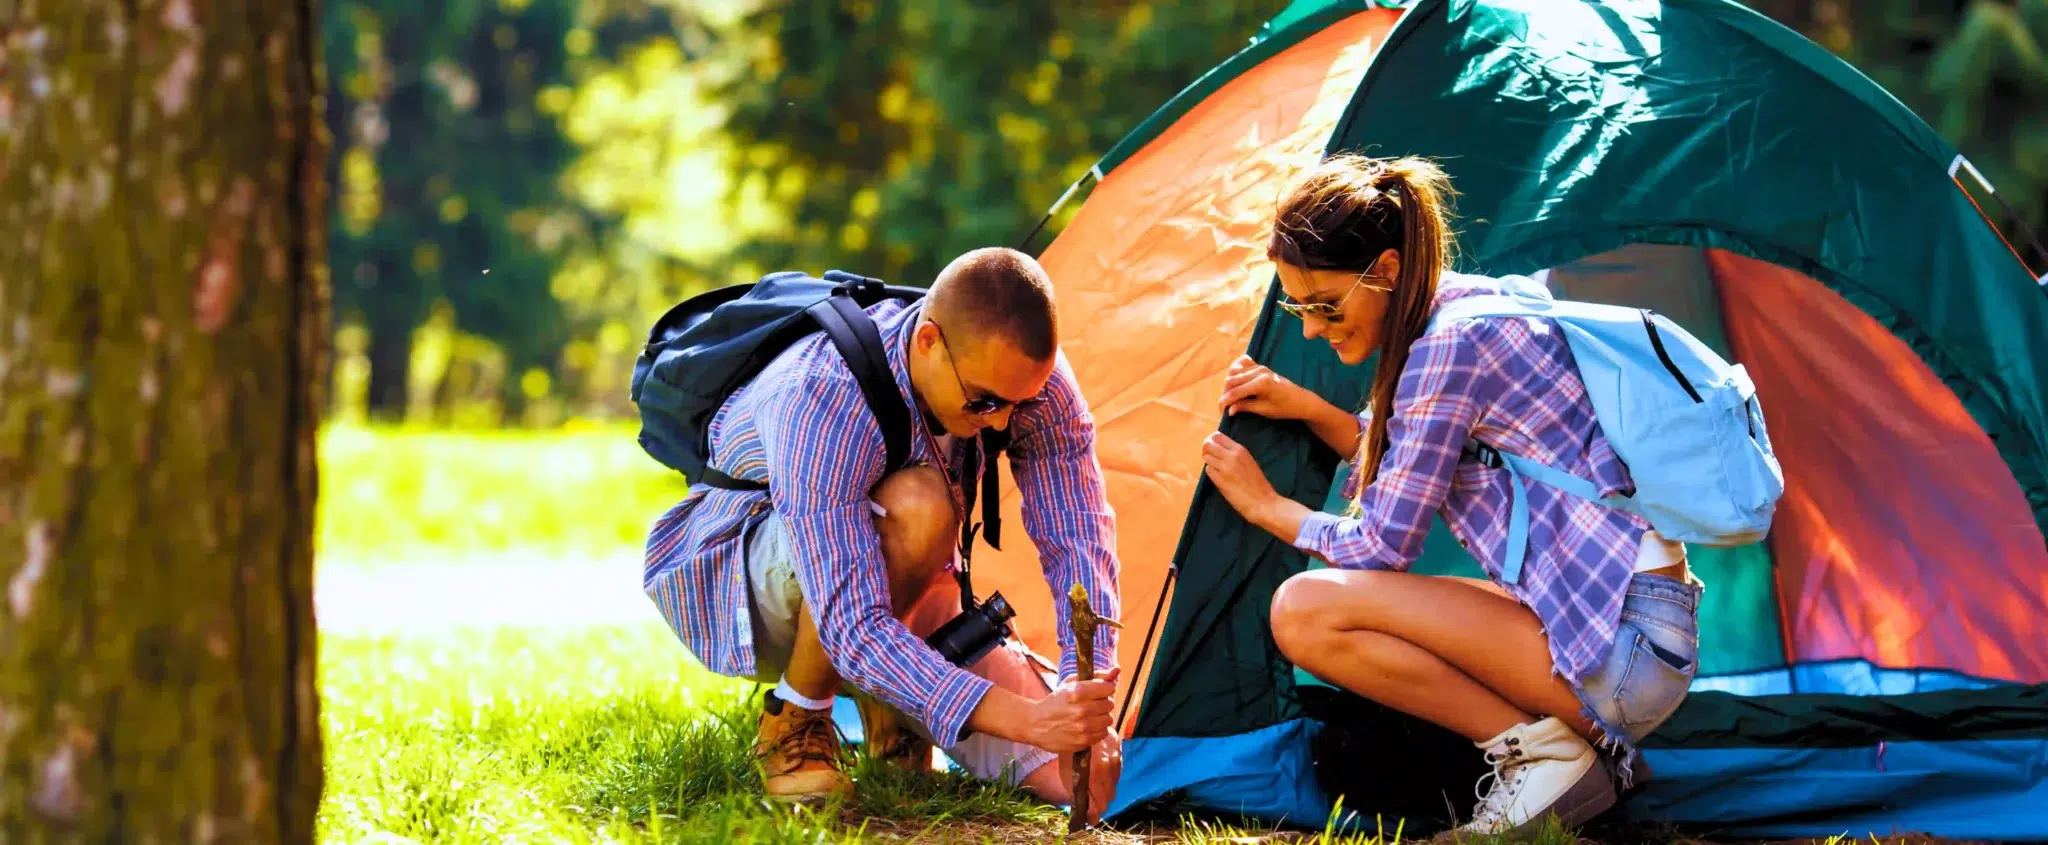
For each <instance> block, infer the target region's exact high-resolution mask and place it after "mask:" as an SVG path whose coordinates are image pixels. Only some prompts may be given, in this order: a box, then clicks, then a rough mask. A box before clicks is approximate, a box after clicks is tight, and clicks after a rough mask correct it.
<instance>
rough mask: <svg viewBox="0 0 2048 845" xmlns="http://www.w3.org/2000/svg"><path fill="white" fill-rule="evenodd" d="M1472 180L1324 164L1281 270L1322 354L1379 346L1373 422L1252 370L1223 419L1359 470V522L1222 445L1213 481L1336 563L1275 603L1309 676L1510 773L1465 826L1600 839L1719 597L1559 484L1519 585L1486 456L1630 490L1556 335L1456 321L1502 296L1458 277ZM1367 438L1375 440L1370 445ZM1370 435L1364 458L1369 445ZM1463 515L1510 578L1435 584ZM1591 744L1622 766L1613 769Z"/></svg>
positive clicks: (1663, 551)
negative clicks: (1305, 498)
mask: <svg viewBox="0 0 2048 845" xmlns="http://www.w3.org/2000/svg"><path fill="white" fill-rule="evenodd" d="M1449 194H1450V185H1449V183H1448V180H1447V179H1446V177H1445V176H1444V174H1443V172H1442V171H1440V170H1439V169H1437V167H1436V166H1435V165H1434V164H1432V163H1430V162H1429V161H1427V160H1424V159H1418V158H1402V159H1395V160H1391V161H1389V160H1375V159H1368V158H1361V157H1355V156H1342V157H1337V158H1333V159H1331V160H1329V161H1326V162H1324V163H1323V164H1321V165H1320V166H1319V167H1318V168H1317V169H1316V170H1315V171H1314V172H1312V173H1311V174H1310V175H1309V176H1308V177H1307V178H1306V179H1305V180H1304V181H1303V182H1302V183H1301V184H1299V185H1298V186H1297V187H1296V188H1295V189H1294V190H1293V192H1292V193H1291V194H1290V195H1289V196H1288V197H1287V198H1286V200H1285V201H1284V202H1283V203H1282V205H1281V208H1280V213H1279V215H1278V218H1277V220H1276V223H1275V225H1274V231H1273V235H1272V240H1271V243H1270V245H1269V246H1268V248H1267V255H1268V257H1269V258H1271V259H1272V260H1273V262H1274V263H1275V265H1276V267H1277V270H1278V273H1279V277H1280V284H1281V287H1282V288H1283V291H1284V293H1285V294H1286V297H1287V300H1288V301H1284V302H1283V304H1282V307H1283V308H1285V309H1286V310H1287V311H1289V312H1290V313H1292V314H1293V315H1295V316H1296V317H1298V318H1300V319H1301V321H1302V332H1303V335H1304V336H1305V337H1308V338H1316V337H1321V338H1323V339H1324V340H1325V341H1327V342H1328V343H1329V344H1330V346H1331V348H1332V349H1334V350H1336V352H1337V355H1338V356H1339V357H1340V358H1341V359H1342V360H1343V361H1344V362H1345V363H1346V364H1349V365H1353V366H1356V365H1358V364H1361V363H1363V362H1364V361H1365V360H1366V359H1367V357H1369V356H1370V355H1371V353H1372V352H1373V351H1375V350H1377V351H1378V352H1379V365H1378V367H1377V372H1376V374H1375V376H1374V377H1373V383H1372V390H1371V399H1370V406H1369V408H1368V410H1367V412H1366V413H1365V414H1363V415H1358V416H1354V415H1353V414H1351V413H1348V412H1346V411H1344V410H1342V409H1339V408H1337V407H1335V406H1333V405H1331V404H1330V403H1328V402H1327V401H1325V400H1323V399H1322V398H1321V397H1319V396H1317V395H1316V394H1314V393H1312V392H1310V391H1309V390H1307V389H1305V388H1302V387H1300V386H1298V385H1295V384H1292V383H1290V382H1288V381H1287V380H1286V379H1284V378H1282V377H1280V376H1279V375H1277V374H1275V373H1274V372H1272V371H1271V370H1269V369H1267V368H1265V367H1261V366H1256V365H1254V364H1253V363H1252V362H1251V361H1250V359H1248V358H1246V359H1240V360H1239V361H1238V362H1237V364H1236V365H1235V366H1234V367H1233V368H1232V371H1231V373H1230V375H1229V377H1228V379H1227V382H1226V387H1225V391H1224V393H1223V397H1222V400H1221V403H1222V405H1223V408H1224V411H1225V413H1230V414H1235V413H1255V414H1260V415H1262V416H1265V417H1269V418H1276V419H1297V420H1302V421H1304V422H1306V423H1307V424H1308V425H1309V426H1310V428H1311V429H1313V430H1314V431H1315V432H1316V434H1317V436H1318V437H1320V438H1321V439H1323V440H1324V441H1326V442H1328V443H1329V444H1330V446H1331V447H1332V448H1334V449H1336V450H1338V452H1340V453H1342V454H1350V455H1355V456H1356V457H1355V458H1354V459H1353V462H1352V469H1353V472H1352V476H1351V480H1350V481H1349V482H1348V485H1347V488H1346V490H1345V493H1346V497H1347V498H1349V499H1351V502H1352V504H1351V507H1350V509H1349V513H1348V514H1347V515H1346V516H1343V517H1338V516H1335V515H1332V514H1327V513H1320V512H1314V511H1311V510H1309V509H1308V508H1306V507H1303V506H1302V505H1301V504H1300V503H1298V502H1295V501H1293V500H1292V499H1288V498H1286V497H1283V496H1281V495H1279V494H1278V493H1277V492H1275V491H1274V489H1273V487H1272V485H1271V484H1270V483H1269V482H1268V481H1267V479H1266V477H1265V475H1264V473H1263V472H1261V471H1260V469H1259V466H1258V464H1257V463H1256V462H1255V461H1254V460H1253V459H1252V457H1251V455H1250V454H1249V453H1247V452H1246V451H1245V449H1244V448H1243V447H1242V446H1240V445H1239V444H1237V443H1235V442H1233V441H1232V440H1230V439H1229V438H1228V437H1225V436H1224V435H1222V434H1220V433H1218V434H1213V435H1211V436H1210V437H1209V439H1208V441H1207V443H1205V444H1204V446H1203V456H1204V458H1205V459H1206V461H1207V464H1208V467H1207V474H1208V477H1209V479H1210V481H1211V482H1212V483H1213V484H1214V485H1215V486H1216V488H1217V490H1218V491H1219V492H1221V493H1222V494H1223V496H1224V497H1225V498H1227V499H1228V500H1229V501H1230V503H1231V505H1232V506H1233V507H1234V508H1236V509H1237V511H1238V512H1239V513H1240V514H1242V515H1243V516H1244V517H1245V518H1246V519H1247V520H1248V521H1250V522H1251V523H1253V524H1255V525H1258V526H1259V527H1260V528H1263V529H1265V530H1266V531H1269V532H1271V533H1272V534H1273V535H1275V536H1277V537H1279V538H1281V539H1282V540H1285V541H1288V542H1291V543H1293V544H1294V545H1295V546H1297V547H1299V548H1301V549H1303V550H1304V551H1307V552H1309V553H1310V554H1313V555H1314V556H1316V557H1318V558H1321V559H1322V560H1325V561H1327V562H1329V564H1330V565H1331V567H1332V568H1329V569H1322V570H1316V571H1311V572H1305V573H1302V574H1300V575H1297V576H1295V577H1293V578H1292V579H1289V580H1288V581H1287V582H1286V583H1285V584H1284V585H1282V586H1281V588H1280V590H1279V591H1278V592H1277V593H1276V594H1275V595H1274V597H1273V605H1272V625H1273V637H1274V639H1275V641H1276V643H1277V645H1278V646H1279V648H1280V650H1281V651H1282V652H1283V653H1285V654H1286V655H1287V658H1288V659H1289V660H1291V661H1293V662H1294V663H1295V664H1296V665H1297V666H1299V667H1301V668H1302V669H1304V670H1306V671H1308V672H1310V673H1311V674H1313V675H1315V676H1316V677H1318V678H1321V679H1323V680H1324V681H1326V682H1329V683H1332V684H1336V685H1338V686H1342V687H1344V688H1346V689H1349V690H1351V691H1353V692H1355V693H1357V694H1359V695H1362V696H1365V697H1367V698H1371V699H1373V700H1374V701H1378V702H1380V703H1382V704H1385V705H1387V706H1389V707H1393V708H1395V709H1398V710H1401V711H1403V712H1406V713H1410V714H1413V715H1415V716H1417V717H1420V718H1424V719H1428V720H1430V721H1432V722H1435V723H1437V724H1440V725H1443V726H1444V727H1446V728H1449V729H1451V730H1454V731H1457V732H1458V733H1460V734H1463V735H1464V736H1465V737H1467V738H1468V739H1470V740H1472V741H1473V743H1474V744H1475V745H1477V746H1478V747H1479V748H1480V749H1482V750H1483V751H1484V752H1485V756H1486V760H1487V761H1488V762H1489V763H1491V764H1492V765H1493V767H1494V770H1493V772H1492V774H1490V775H1488V776H1487V777H1485V778H1482V779H1481V782H1480V783H1481V786H1482V787H1486V784H1487V781H1488V780H1491V781H1492V784H1491V786H1490V787H1489V788H1486V789H1485V791H1484V792H1483V793H1482V794H1481V795H1480V801H1479V804H1478V806H1477V808H1476V809H1475V810H1474V811H1473V818H1472V820H1471V821H1470V823H1468V824H1467V825H1465V826H1464V827H1462V828H1460V830H1461V831H1463V832H1467V833H1505V832H1511V831H1525V830H1527V829H1529V828H1530V827H1534V826H1536V825H1540V824H1541V823H1542V822H1543V820H1544V819H1545V817H1546V816H1551V815H1555V816H1557V817H1558V818H1559V819H1560V820H1561V821H1563V822H1564V823H1565V824H1567V825H1580V824H1583V823H1585V822H1586V821H1588V820H1590V819H1592V818H1593V817H1595V816H1597V815H1599V814H1600V813H1602V812H1604V811H1605V810H1607V809H1608V808H1609V807H1611V806H1613V805H1614V803H1615V801H1616V787H1615V782H1614V778H1615V777H1616V776H1618V777H1619V779H1620V780H1621V781H1622V782H1623V787H1624V788H1626V786H1627V785H1628V784H1629V782H1630V780H1631V778H1632V768H1631V767H1632V765H1633V764H1634V763H1635V744H1636V743H1637V742H1638V741H1640V740H1641V739H1642V738H1643V736H1644V735H1646V734H1648V733H1649V732H1651V731H1652V730H1654V729H1656V727H1657V726H1658V725H1659V724H1661V723H1663V721H1664V720H1665V719H1666V718H1668V717H1669V716H1670V715H1671V713H1672V711H1674V710H1676V709H1677V708H1678V705H1679V703H1680V702H1681V701H1682V700H1684V697H1685V694H1686V690H1687V688H1688V686H1689V685H1690V684H1691V681H1692V679H1693V677H1694V674H1695V671H1696V669H1695V660H1696V657H1697V654H1698V602H1699V597H1700V593H1701V590H1702V586H1701V585H1700V583H1699V582H1698V581H1697V580H1696V579H1694V578H1693V577H1692V575H1691V573H1690V572H1689V571H1688V570H1687V567H1686V563H1685V547H1684V546H1683V545H1682V544H1679V543H1675V542H1670V541H1666V540H1664V539H1663V538H1662V537H1661V536H1659V535H1658V534H1657V533H1656V532H1655V531H1653V530H1651V528H1650V525H1649V523H1648V522H1647V521H1645V520H1643V519H1641V518H1639V517H1637V516H1634V515H1632V514H1629V513H1626V512H1623V511H1620V510H1615V509H1612V508H1609V507H1607V506H1604V505H1601V504H1599V503H1597V502H1593V501H1589V500H1586V499H1581V498H1578V497H1575V496H1572V495H1570V494H1568V493H1564V492H1562V491H1559V490H1556V489H1554V488H1551V487H1548V486H1545V485H1543V484H1540V483H1534V482H1530V483H1528V484H1527V486H1526V490H1527V493H1526V495H1527V497H1528V505H1529V526H1528V537H1529V546H1528V550H1527V557H1526V559H1525V561H1524V563H1523V566H1522V571H1521V573H1520V576H1519V578H1516V579H1513V580H1510V579H1505V578H1503V577H1502V561H1503V558H1504V552H1505V546H1506V539H1507V536H1508V528H1509V526H1508V513H1509V503H1510V496H1511V495H1512V494H1511V487H1510V479H1509V475H1508V473H1507V472H1506V471H1505V470H1502V469H1496V468H1493V467H1491V466H1489V465H1488V464H1486V463H1482V462H1481V460H1480V458H1478V457H1476V456H1475V455H1474V454H1470V453H1467V451H1466V449H1465V446H1466V444H1467V443H1468V441H1469V440H1471V439H1477V440H1479V441H1482V442H1484V443H1486V444H1488V445H1489V446H1493V447H1496V448H1499V449H1502V450H1506V451H1512V452H1516V453H1519V454H1522V455H1525V456H1527V457H1530V458H1532V459H1535V460H1539V461H1542V462H1545V463H1548V464H1550V465H1552V466H1556V467H1559V468H1561V469H1566V470H1569V471H1572V472H1574V473H1576V474H1578V475H1580V476H1581V477H1584V478H1588V479H1591V480H1592V481H1594V483H1595V484H1596V485H1597V486H1598V487H1599V488H1600V494H1601V495H1602V496H1606V495H1609V494H1612V493H1616V492H1623V493H1627V492H1631V491H1632V487H1631V481H1630V477H1629V473H1628V469H1627V468H1626V467H1624V466H1623V465H1622V463H1621V461H1620V460H1619V459H1617V458H1616V457H1615V454H1614V452H1613V450H1612V448H1611V447H1610V446H1609V444H1608V442H1607V440H1606V439H1605V437H1604V436H1603V435H1602V433H1601V431H1600V429H1599V426H1598V425H1597V424H1596V422H1595V419H1594V414H1593V407H1592V405H1591V404H1590V403H1589V402H1588V400H1587V397H1586V388H1585V385H1584V384H1583V383H1582V382H1581V381H1580V380H1579V375H1578V372H1577V370H1576V369H1575V368H1574V366H1573V361H1572V356H1571V352H1570V349H1569V347H1568V346H1567V345H1566V340H1565V337H1564V335H1563V334H1562V333H1561V330H1560V328H1559V327H1558V326H1557V325H1556V323H1555V322H1554V321H1552V320H1549V319H1547V318H1497V319H1475V320H1465V321H1456V322H1453V323H1450V324H1447V325H1444V326H1441V327H1439V328H1437V329H1435V330H1429V322H1430V317H1431V315H1432V314H1434V313H1435V312H1436V310H1437V309H1438V308H1439V307H1441V306H1442V305H1443V304H1444V303H1446V302H1449V301H1451V300H1454V299H1456V298H1459V297H1463V296H1470V295H1473V294H1478V293H1499V292H1501V284H1500V283H1499V282H1496V281H1495V280H1492V279H1487V278H1482V277H1475V276H1465V275H1460V274H1454V273H1448V272H1446V271H1445V269H1444V268H1445V263H1446V258H1445V256H1446V255H1447V253H1448V252H1449V250H1450V247H1451V237H1450V234H1449V230H1448V228H1447V224H1446V218H1447V213H1446V211H1445V209H1444V208H1443V205H1444V202H1445V200H1446V199H1447V197H1448V196H1449ZM1361 429H1362V430H1361ZM1361 441H1362V442H1361ZM1438 513H1441V514H1443V516H1444V520H1445V522H1446V523H1447V524H1448V525H1449V526H1450V528H1451V531H1452V533H1453V534H1454V535H1456V537H1457V538H1458V540H1459V542H1460V543H1461V544H1463V545H1464V546H1465V547H1466V548H1467V549H1468V550H1470V551H1471V552H1472V553H1473V556H1474V557H1475V558H1476V559H1477V560H1478V561H1479V563H1480V565H1481V566H1482V567H1483V568H1484V569H1485V571H1486V573H1487V575H1488V576H1489V578H1488V580H1476V579H1465V578H1451V577H1436V576H1426V575H1417V574H1412V573H1409V572H1407V571H1406V570H1407V569H1408V567H1409V566H1410V565H1412V564H1413V563H1414V561H1415V559H1416V557H1417V556H1419V555H1420V554H1421V552H1422V547H1423V539H1424V537H1425V536H1426V535H1427V534H1428V532H1429V529H1430V521H1431V519H1432V518H1434V517H1435V516H1436V515H1437V514H1438ZM1593 743H1598V744H1600V745H1602V746H1603V747H1607V748H1613V749H1618V751H1619V756H1620V757H1621V760H1620V762H1619V764H1618V765H1617V766H1616V767H1615V770H1614V771H1613V773H1612V774H1610V772H1609V770H1608V768H1607V766H1606V765H1604V763H1603V761H1602V759H1601V755H1599V754H1596V753H1595V751H1594V749H1593Z"/></svg>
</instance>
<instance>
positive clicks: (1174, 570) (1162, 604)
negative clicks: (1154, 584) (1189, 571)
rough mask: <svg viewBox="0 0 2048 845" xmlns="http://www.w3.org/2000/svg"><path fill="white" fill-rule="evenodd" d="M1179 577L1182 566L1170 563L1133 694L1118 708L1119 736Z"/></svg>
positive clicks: (1141, 650) (1141, 648) (1142, 648)
mask: <svg viewBox="0 0 2048 845" xmlns="http://www.w3.org/2000/svg"><path fill="white" fill-rule="evenodd" d="M1178 575H1180V564H1177V563H1169V564H1167V565H1166V580H1164V581H1161V582H1159V603H1158V604H1156V605H1153V607H1152V623H1151V624H1149V625H1146V626H1145V644H1144V645H1142V646H1139V647H1138V665H1137V666H1136V667H1134V668H1135V671H1134V672H1133V673H1132V675H1131V692H1132V693H1133V694H1132V695H1126V696H1124V703H1123V706H1121V707H1119V708H1117V712H1116V732H1117V733H1118V734H1122V733H1123V732H1124V717H1125V716H1129V715H1130V714H1131V699H1133V698H1136V697H1137V696H1136V695H1135V693H1136V692H1137V691H1138V683H1139V682H1140V681H1143V680H1144V679H1145V666H1146V660H1145V658H1147V657H1149V656H1150V655H1151V654H1152V635H1153V634H1156V633H1158V632H1159V617H1160V614H1161V613H1162V612H1163V611H1165V610H1166V594H1167V593H1169V592H1172V590H1173V581H1174V578H1175V576H1178Z"/></svg>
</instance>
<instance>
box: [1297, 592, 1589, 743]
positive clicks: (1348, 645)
mask: <svg viewBox="0 0 2048 845" xmlns="http://www.w3.org/2000/svg"><path fill="white" fill-rule="evenodd" d="M1272 623H1273V637H1274V640H1275V642H1276V643H1277V644H1278V645H1279V647H1280V650H1281V652H1282V653H1284V654H1286V655H1287V658H1288V659H1289V660H1292V661H1293V662H1294V664H1295V665H1296V666H1299V667H1301V668H1302V669H1303V670H1305V671H1307V672H1308V673H1309V674H1312V675H1314V676H1316V677H1318V678H1321V679H1323V680H1325V681H1327V682H1329V683H1333V684H1336V685H1338V686H1341V687H1344V688H1345V689H1348V690H1351V691H1352V692H1355V693H1357V694H1359V695H1362V696H1365V697H1366V698H1370V699H1372V700H1374V701H1377V702H1379V703H1381V704H1385V705H1387V706H1388V707H1392V708H1394V709H1396V710H1400V711H1402V712H1404V713H1408V714H1410V715H1413V716H1416V717H1419V718H1423V719H1428V720H1429V721H1431V722H1434V723H1436V724H1439V725H1442V726H1444V727H1446V728H1449V729H1450V730H1453V731H1456V732H1458V733H1460V734H1462V735H1464V736H1465V737H1466V738H1467V739H1470V740H1472V741H1473V742H1475V743H1477V742H1484V741H1486V740H1488V739H1491V738H1493V737H1495V736H1498V735H1500V733H1501V732H1502V731H1505V730H1507V729H1508V728H1511V727H1514V726H1515V725H1518V724H1523V723H1527V722H1532V721H1536V720H1538V719H1541V718H1543V717H1545V716H1555V717H1557V718H1559V719H1561V720H1563V721H1564V723H1565V724H1566V725H1568V726H1570V727H1571V729H1572V730H1573V731H1574V732H1576V733H1578V734H1579V736H1580V737H1582V738H1585V739H1587V740H1589V741H1591V740H1592V739H1594V738H1595V735H1594V728H1593V725H1592V723H1591V722H1590V721H1588V720H1587V719H1586V718H1585V717H1584V716H1583V715H1581V712H1580V711H1581V705H1580V702H1579V699H1578V696H1577V695H1575V694H1574V693H1573V692H1572V690H1571V687H1569V686H1567V685H1566V684H1565V683H1564V681H1563V680H1562V679H1560V678H1558V677H1557V676H1556V675H1554V674H1552V671H1551V667H1552V663H1551V657H1550V647H1549V644H1548V641H1547V640H1546V639H1545V637H1544V634H1543V630H1542V627H1541V625H1540V624H1539V623H1538V622H1537V619H1536V614H1534V613H1532V612H1530V610H1529V609H1528V608H1525V607H1523V606H1522V605H1521V604H1520V603H1518V602H1516V601H1515V600H1514V599H1512V598H1509V597H1508V596H1507V594H1506V593H1505V592H1504V591H1501V590H1500V589H1499V588H1498V587H1495V586H1494V585H1493V584H1491V583H1489V582H1485V581H1474V580H1472V579H1465V578H1444V577H1436V576H1429V575H1415V574H1412V573H1403V572H1379V571H1356V570H1338V569H1319V570H1315V571H1312V572H1304V573H1302V574H1300V575H1296V576H1294V577H1293V578H1290V579H1288V581H1287V582H1286V583H1285V584H1282V585H1281V587H1280V589H1279V591H1277V592H1276V593H1274V595H1273V606H1272Z"/></svg>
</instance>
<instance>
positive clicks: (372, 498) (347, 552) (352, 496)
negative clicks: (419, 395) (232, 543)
mask: <svg viewBox="0 0 2048 845" xmlns="http://www.w3.org/2000/svg"><path fill="white" fill-rule="evenodd" d="M637 432H638V429H637V428H636V427H634V426H633V425H631V424H618V425H608V426H602V427H592V428H584V429H565V430H554V431H512V430H507V431H442V430H408V429H400V428H382V427H361V426H349V425H332V426H329V427H327V428H326V429H324V430H322V431H321V434H320V503H319V520H320V528H319V532H320V535H319V536H320V546H319V554H320V558H321V561H322V563H328V562H347V563H351V564H376V563H407V562H414V561H420V560H445V559H450V558H459V557H469V556H477V555H491V554H498V553H507V552H516V553H519V554H522V555H530V556H549V557H553V558H559V559H562V560H565V561H567V560H575V559H591V558H594V557H603V556H606V555H614V556H616V555H617V554H619V553H621V552H623V553H626V554H632V553H637V551H638V550H639V549H640V548H641V546H642V544H643V543H644V542H645V540H646V538H647V529H648V527H649V526H650V525H652V524H653V522H654V519H655V518H656V517H658V516H660V515H661V513H662V512H663V511H665V510H667V509H668V508H670V507H672V506H673V505H675V503H676V502H677V501H680V500H681V499H682V498H683V494H684V493H685V492H686V488H685V486H684V484H683V481H682V479H681V477H680V476H679V475H677V474H676V473H674V472H671V471H669V470H667V469H666V468H664V467H662V466H661V465H660V464H658V463H656V462H655V461H654V459H652V458H650V457H648V456H647V454H646V453H645V452H643V451H641V449H640V444H639V443H638V442H636V441H635V436H636V434H637Z"/></svg>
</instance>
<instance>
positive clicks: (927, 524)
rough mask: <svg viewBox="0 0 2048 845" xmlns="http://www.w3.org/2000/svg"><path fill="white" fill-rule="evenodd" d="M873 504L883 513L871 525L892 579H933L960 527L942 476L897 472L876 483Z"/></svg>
mask: <svg viewBox="0 0 2048 845" xmlns="http://www.w3.org/2000/svg"><path fill="white" fill-rule="evenodd" d="M874 499H875V504H878V505H881V506H882V510H883V511H885V512H886V513H884V514H883V515H882V516H881V517H880V518H878V519H877V520H876V525H877V527H878V528H879V530H880V531H881V533H882V555H883V557H884V558H885V559H887V560H888V563H889V570H890V572H891V575H892V577H893V576H895V575H898V574H901V575H905V576H925V575H932V574H936V573H937V571H938V569H939V568H940V567H942V566H944V565H945V563H946V561H947V560H949V559H951V557H952V554H953V547H954V544H955V543H956V542H957V541H958V538H959V531H960V522H959V519H958V518H957V517H956V516H955V515H954V513H953V493H952V490H951V489H950V488H949V486H948V485H947V484H946V476H945V473H943V472H941V471H939V469H938V468H936V467H928V466H919V467H910V468H908V469H904V470H899V471H897V472H895V473H892V474H891V475H889V477H887V478H884V479H882V483H881V484H880V485H877V486H876V488H875V494H874Z"/></svg>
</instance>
